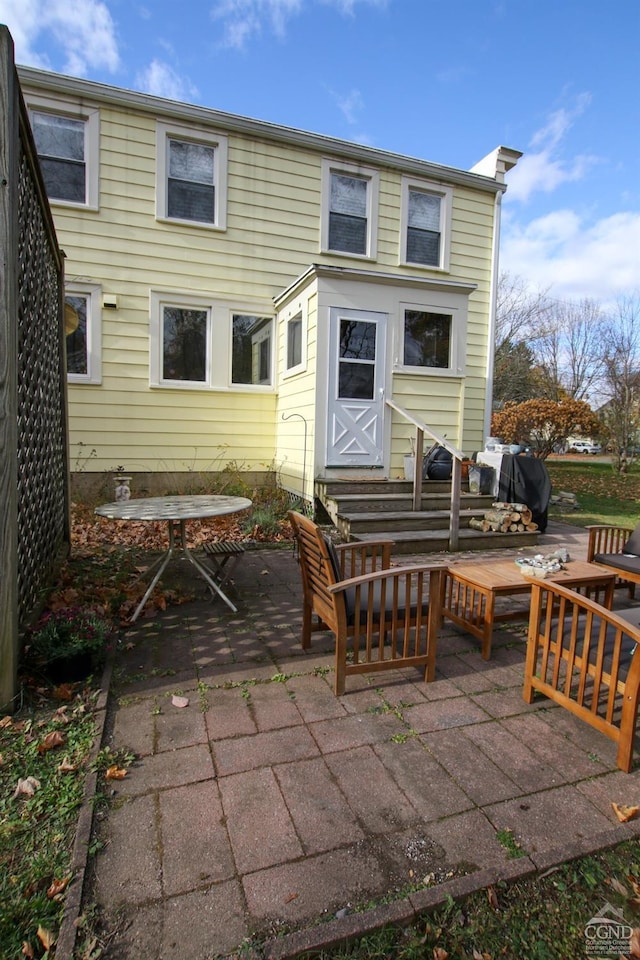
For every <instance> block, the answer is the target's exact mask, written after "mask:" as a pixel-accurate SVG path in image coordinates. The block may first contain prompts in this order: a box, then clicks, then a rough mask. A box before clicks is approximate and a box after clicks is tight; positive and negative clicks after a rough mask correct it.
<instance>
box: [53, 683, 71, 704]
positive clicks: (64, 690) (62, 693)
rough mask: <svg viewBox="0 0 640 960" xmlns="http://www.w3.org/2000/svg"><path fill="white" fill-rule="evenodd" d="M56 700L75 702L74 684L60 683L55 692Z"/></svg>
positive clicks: (54, 697)
mask: <svg viewBox="0 0 640 960" xmlns="http://www.w3.org/2000/svg"><path fill="white" fill-rule="evenodd" d="M53 699H54V700H73V684H72V683H60V684H59V685H58V686H57V687H55V689H54V691H53Z"/></svg>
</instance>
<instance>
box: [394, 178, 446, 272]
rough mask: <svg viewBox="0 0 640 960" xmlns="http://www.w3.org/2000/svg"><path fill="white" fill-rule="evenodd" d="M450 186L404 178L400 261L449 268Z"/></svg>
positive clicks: (415, 264)
mask: <svg viewBox="0 0 640 960" xmlns="http://www.w3.org/2000/svg"><path fill="white" fill-rule="evenodd" d="M452 194H453V191H452V189H451V187H443V186H440V185H437V184H428V183H426V182H424V181H419V180H411V179H409V178H408V177H404V178H403V181H402V214H401V234H400V235H401V243H400V262H401V263H404V264H407V265H412V266H421V267H432V268H435V269H437V270H448V269H449V244H450V236H449V235H450V221H451V199H452Z"/></svg>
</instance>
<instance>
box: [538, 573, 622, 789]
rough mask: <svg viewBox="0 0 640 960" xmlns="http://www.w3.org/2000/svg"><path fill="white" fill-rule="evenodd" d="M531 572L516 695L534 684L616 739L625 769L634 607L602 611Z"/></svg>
mask: <svg viewBox="0 0 640 960" xmlns="http://www.w3.org/2000/svg"><path fill="white" fill-rule="evenodd" d="M530 579H531V610H530V615H529V631H528V637H527V656H526V663H525V680H524V689H523V697H524V699H525V701H526V702H527V703H532V702H533V698H534V696H535V693H536V691H538V692H539V693H542V694H544V695H545V696H546V697H549V699H551V700H553V701H554V702H555V703H558V704H560V706H562V707H565V709H567V710H569V711H570V712H571V713H572V714H574V715H575V716H576V717H579V718H580V719H581V720H584V721H585V722H586V723H588V724H590V725H591V726H592V727H594V728H595V729H596V730H599V731H600V733H604V734H605V735H606V736H607V737H610V738H611V739H612V740H613V741H614V742H615V743H617V745H618V753H617V765H618V767H619V768H620V769H621V770H624V771H625V772H626V773H629V772H630V771H631V766H632V762H633V741H634V735H635V728H636V722H637V717H638V696H639V692H638V691H639V689H640V607H636V608H634V609H630V610H625V611H617V612H614V611H612V610H608V609H607V608H606V607H603V606H600V604H598V603H595V602H594V601H593V600H590V599H588V598H587V597H583V596H580V594H578V593H576V592H575V591H573V590H569V589H567V588H566V587H562V586H560V584H558V583H553V582H552V581H550V580H535V579H533V578H530Z"/></svg>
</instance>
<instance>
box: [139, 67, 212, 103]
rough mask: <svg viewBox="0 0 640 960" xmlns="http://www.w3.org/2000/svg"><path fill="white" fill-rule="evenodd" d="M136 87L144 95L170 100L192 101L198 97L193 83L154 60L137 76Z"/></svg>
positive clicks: (171, 68)
mask: <svg viewBox="0 0 640 960" xmlns="http://www.w3.org/2000/svg"><path fill="white" fill-rule="evenodd" d="M135 86H136V88H137V89H138V90H142V91H144V93H151V94H153V96H155V97H166V98H167V99H168V100H182V101H192V100H196V99H197V97H198V90H197V88H196V87H194V86H193V84H192V83H191V81H190V80H188V79H187V78H186V77H181V76H180V75H179V74H178V73H176V71H175V70H174V69H173V67H170V66H169V64H168V63H164V62H163V61H162V60H152V61H151V63H150V64H149V66H148V67H146V68H145V69H144V70H141V71H140V72H139V73H138V74H137V75H136V79H135Z"/></svg>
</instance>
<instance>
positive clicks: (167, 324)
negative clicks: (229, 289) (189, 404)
mask: <svg viewBox="0 0 640 960" xmlns="http://www.w3.org/2000/svg"><path fill="white" fill-rule="evenodd" d="M150 330H151V362H150V379H151V384H152V386H163V387H166V386H179V387H189V388H200V389H225V388H228V387H242V388H244V389H247V388H248V389H253V388H254V387H269V388H270V387H271V386H272V384H273V359H274V358H273V317H270V316H262V315H260V314H258V313H250V312H249V311H248V310H242V311H241V310H233V308H232V307H231V306H230V304H228V303H223V302H219V301H214V300H208V299H206V298H204V299H203V298H201V297H194V296H191V295H187V294H181V295H176V296H172V295H170V294H167V295H165V294H160V293H155V292H153V293H152V294H151V326H150Z"/></svg>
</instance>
